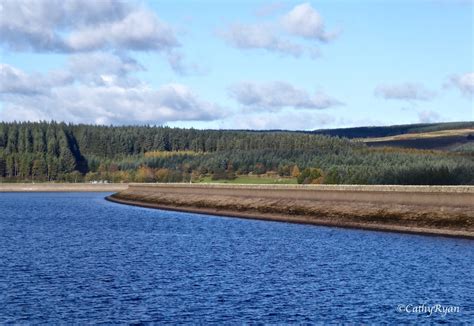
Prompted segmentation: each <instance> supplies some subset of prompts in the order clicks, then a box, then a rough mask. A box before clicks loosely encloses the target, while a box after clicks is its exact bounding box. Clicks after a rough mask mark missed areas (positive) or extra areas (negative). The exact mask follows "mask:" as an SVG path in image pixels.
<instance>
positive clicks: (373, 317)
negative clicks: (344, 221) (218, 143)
mask: <svg viewBox="0 0 474 326" xmlns="http://www.w3.org/2000/svg"><path fill="white" fill-rule="evenodd" d="M106 195H107V194H104V193H16V194H15V193H0V234H1V238H0V323H6V322H12V323H57V322H75V323H87V322H94V323H96V322H108V323H119V322H121V323H135V322H157V323H177V322H181V323H219V324H222V323H224V324H228V323H243V322H244V323H245V322H247V323H304V322H309V323H312V322H329V321H335V322H348V321H353V322H358V323H360V322H364V323H378V322H382V321H385V322H389V323H400V322H416V323H433V322H473V320H474V319H473V316H474V296H473V293H474V267H473V262H474V241H471V240H463V239H450V238H443V237H427V236H418V235H407V234H396V233H383V232H371V231H361V230H348V229H338V228H328V227H317V226H306V225H297V224H287V223H276V222H266V221H256V220H245V219H235V218H224V217H214V216H206V215H197V214H188V213H177V212H168V211H160V210H152V209H146V208H138V207H131V206H123V205H119V204H115V203H110V202H107V201H105V200H104V199H103V198H104V196H106ZM422 304H424V307H427V308H429V307H432V306H433V305H436V304H439V305H440V306H441V309H445V310H448V309H450V308H449V307H458V309H459V311H456V310H455V309H454V311H453V310H452V309H451V312H447V313H446V314H443V313H441V312H440V310H439V309H438V310H437V311H436V309H433V310H432V314H431V315H429V312H424V313H416V312H414V311H413V310H415V311H416V307H417V306H419V305H422ZM410 305H411V306H410ZM400 306H401V308H400ZM418 309H419V308H418ZM399 310H402V311H399ZM406 310H409V312H407V311H406ZM425 311H426V310H425Z"/></svg>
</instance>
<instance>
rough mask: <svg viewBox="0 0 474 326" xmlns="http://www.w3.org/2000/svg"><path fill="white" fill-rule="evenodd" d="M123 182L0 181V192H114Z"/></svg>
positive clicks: (120, 187) (124, 186)
mask: <svg viewBox="0 0 474 326" xmlns="http://www.w3.org/2000/svg"><path fill="white" fill-rule="evenodd" d="M127 188H128V184H125V183H108V184H105V183H97V184H93V183H0V192H76V191H77V192H116V191H121V190H125V189H127Z"/></svg>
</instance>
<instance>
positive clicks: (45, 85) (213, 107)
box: [0, 56, 225, 124]
mask: <svg viewBox="0 0 474 326" xmlns="http://www.w3.org/2000/svg"><path fill="white" fill-rule="evenodd" d="M98 58H99V60H97V61H96V62H100V61H101V60H100V59H103V58H100V56H99V57H97V56H95V57H94V56H93V57H92V58H91V60H90V62H91V68H93V67H95V63H94V60H96V59H98ZM76 59H77V58H76ZM112 59H113V58H112ZM86 61H87V60H86V58H80V60H74V59H73V60H72V61H71V63H70V64H69V66H68V67H69V69H70V70H66V71H62V72H54V73H51V74H48V75H41V74H35V75H28V74H26V73H24V72H22V71H21V70H19V69H16V68H13V67H11V66H8V65H2V73H1V74H0V76H1V80H0V82H1V83H0V84H1V85H9V86H6V87H5V86H2V88H1V89H0V99H1V100H2V101H3V102H4V106H3V109H2V111H0V115H1V116H0V120H6V121H13V120H32V121H33V120H35V121H37V120H51V119H54V120H58V121H69V122H75V123H102V124H103V123H106V124H112V123H113V124H135V123H150V124H163V123H167V122H170V121H210V120H215V119H219V118H221V117H223V116H225V112H224V110H223V108H221V107H220V106H218V105H217V104H214V103H211V102H208V101H205V100H202V99H201V98H199V96H197V95H196V94H195V93H194V92H193V91H192V90H190V89H189V88H188V87H186V86H185V85H181V84H166V85H162V86H160V87H158V88H156V89H155V88H152V87H150V86H149V85H145V84H142V83H133V82H130V80H129V79H130V78H129V77H128V76H127V73H128V72H127V71H120V70H119V71H117V70H116V68H115V67H116V62H114V60H111V63H110V66H109V67H107V66H105V67H103V68H102V69H101V71H103V72H108V74H106V73H104V74H100V75H98V76H100V77H101V78H97V80H94V79H93V78H92V77H90V76H89V75H88V73H87V72H85V73H84V74H80V75H76V74H74V73H73V71H74V69H75V68H76V67H77V64H78V62H79V66H80V65H81V64H82V63H84V62H86ZM132 66H133V63H132ZM80 71H86V69H80ZM4 72H6V73H4ZM56 75H65V76H74V79H72V80H71V79H69V78H66V79H64V80H62V82H61V79H59V78H57V77H56ZM91 76H94V75H91ZM96 77H97V76H96ZM91 78H92V79H91Z"/></svg>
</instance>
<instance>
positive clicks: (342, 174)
mask: <svg viewBox="0 0 474 326" xmlns="http://www.w3.org/2000/svg"><path fill="white" fill-rule="evenodd" d="M152 152H157V153H158V154H159V153H162V152H168V153H170V154H171V155H149V154H153V153H152ZM145 153H146V154H145ZM295 166H296V167H298V169H299V170H301V171H302V172H304V171H305V169H306V172H305V173H306V174H308V176H310V177H311V176H313V174H314V175H315V173H316V172H315V171H317V173H318V174H321V179H318V180H320V181H321V180H323V182H325V183H347V184H350V183H353V184H474V159H473V157H472V155H471V154H469V153H465V154H463V153H447V152H429V151H418V150H404V149H397V150H393V149H375V148H368V147H366V146H365V145H364V144H362V143H359V142H353V141H350V140H348V139H345V138H338V137H329V136H324V135H313V134H304V133H292V132H278V131H273V132H252V131H225V130H195V129H179V128H168V127H150V126H141V127H139V126H124V127H107V126H92V125H71V124H64V123H55V122H40V123H0V179H1V180H3V181H24V180H31V181H56V180H62V181H77V180H80V181H82V180H93V179H98V180H99V179H107V180H110V181H114V182H118V181H143V180H145V181H146V180H168V181H179V180H180V179H182V181H187V180H189V178H190V176H191V175H192V174H198V175H202V174H212V175H216V177H217V176H219V175H220V176H226V177H234V176H235V174H247V173H250V172H251V173H254V174H263V173H267V172H269V171H277V172H278V173H279V174H280V175H282V176H286V175H288V174H291V171H293V170H294V167H295ZM141 168H142V169H141ZM143 168H149V169H152V170H151V171H160V173H161V174H160V175H159V176H158V177H156V176H155V175H154V176H153V177H150V176H149V174H150V173H151V174H154V173H155V172H150V171H149V170H146V169H143ZM140 169H141V170H140ZM315 169H317V170H315ZM147 171H148V172H147ZM308 176H306V175H305V176H304V177H300V179H302V180H309V179H308ZM310 179H311V180H313V179H315V178H312V177H311V178H310ZM316 179H317V178H316Z"/></svg>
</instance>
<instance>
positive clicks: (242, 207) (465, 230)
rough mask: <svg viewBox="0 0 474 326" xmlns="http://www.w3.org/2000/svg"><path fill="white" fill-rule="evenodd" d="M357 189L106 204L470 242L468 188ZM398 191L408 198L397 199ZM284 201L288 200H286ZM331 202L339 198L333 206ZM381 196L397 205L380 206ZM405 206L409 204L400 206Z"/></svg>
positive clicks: (187, 194) (123, 197)
mask: <svg viewBox="0 0 474 326" xmlns="http://www.w3.org/2000/svg"><path fill="white" fill-rule="evenodd" d="M356 187H357V190H354V189H355V188H356ZM356 187H354V186H351V187H345V186H343V187H340V186H335V187H328V186H323V187H317V186H314V187H311V186H310V187H286V186H283V187H278V186H258V187H253V186H251V187H248V186H237V187H235V186H230V187H229V186H215V185H178V184H174V185H173V184H171V185H169V184H168V185H165V184H154V185H141V184H130V187H129V188H128V189H127V190H125V191H121V192H119V193H116V194H113V195H111V196H108V197H106V199H107V200H109V201H111V202H115V203H119V204H126V205H132V206H139V207H145V208H154V209H162V210H171V211H180V212H188V213H197V214H205V215H214V216H226V217H236V218H245V219H256V220H266V221H276V222H286V223H298V224H309V225H319V226H328V227H341V228H352V229H364V230H372V231H383V232H397V233H409V234H419V235H429V236H443V237H456V238H465V239H471V240H472V239H474V207H473V205H472V204H470V199H472V198H474V197H473V196H474V193H473V190H474V188H473V187H467V188H466V187H463V188H458V189H456V188H453V187H451V188H449V190H448V191H447V192H444V191H443V190H442V189H441V187H437V188H435V189H433V193H429V191H428V190H427V189H423V190H422V194H421V195H420V193H419V192H417V191H414V190H412V189H414V188H410V187H395V188H403V189H397V190H398V191H394V189H390V187H385V188H386V189H385V190H386V191H384V194H382V195H381V194H380V189H378V188H377V187H372V186H369V187H364V186H356ZM374 188H375V189H374ZM391 188H393V187H391ZM297 189H300V190H303V191H304V192H305V193H304V194H305V195H306V197H307V198H304V199H295V198H296V197H298V196H301V194H299V193H298V190H297ZM348 189H352V190H348ZM262 190H263V192H262ZM272 190H273V192H272ZM275 190H278V191H280V193H279V192H278V191H277V192H275ZM226 191H227V193H226ZM231 191H232V192H233V193H231ZM400 191H402V192H406V194H405V195H408V197H411V198H405V197H404V196H401V197H397V194H399V193H400ZM354 192H355V194H354ZM461 193H463V194H465V197H464V198H461V199H462V200H459V198H458V201H457V202H456V201H454V203H451V206H449V205H448V204H442V205H438V206H433V205H432V202H434V201H439V202H441V203H446V202H449V200H448V199H450V198H452V197H458V196H459V195H460V194H461ZM428 194H429V196H432V197H433V198H430V197H429V196H428ZM283 195H285V197H291V198H289V199H288V198H286V199H285V198H283V197H284V196H283ZM368 195H369V196H368ZM334 196H339V198H337V199H338V200H335V199H334V198H332V197H334ZM357 196H359V197H360V198H359V197H357ZM377 196H378V197H377ZM384 196H385V197H389V198H391V200H392V201H398V202H399V203H394V202H389V203H384V202H380V200H381V199H383V198H385V197H384ZM417 196H419V197H418V199H419V200H420V202H419V203H418V205H413V204H412V202H413V197H417ZM466 196H467V197H466ZM461 197H462V196H461ZM308 198H312V199H311V200H309V199H308ZM357 198H359V200H356V199H357ZM367 198H373V199H367ZM404 200H407V201H409V202H410V203H409V204H403V201H404ZM410 200H411V201H410ZM466 203H468V204H466ZM454 204H455V205H454Z"/></svg>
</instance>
